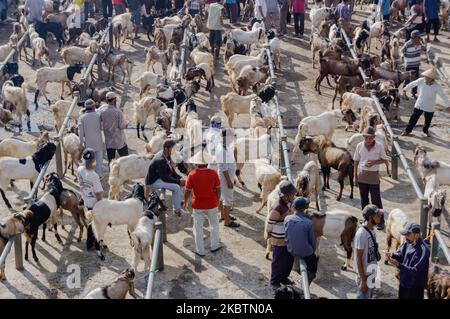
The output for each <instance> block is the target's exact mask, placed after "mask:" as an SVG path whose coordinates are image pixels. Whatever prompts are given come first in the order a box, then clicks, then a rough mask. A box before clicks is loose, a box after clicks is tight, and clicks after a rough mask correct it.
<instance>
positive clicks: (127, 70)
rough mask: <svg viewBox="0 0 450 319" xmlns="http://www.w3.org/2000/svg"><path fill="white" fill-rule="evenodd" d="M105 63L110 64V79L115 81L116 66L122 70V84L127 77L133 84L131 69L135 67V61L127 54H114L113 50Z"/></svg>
mask: <svg viewBox="0 0 450 319" xmlns="http://www.w3.org/2000/svg"><path fill="white" fill-rule="evenodd" d="M104 61H105V64H106V65H107V66H108V80H107V81H109V80H110V79H111V73H112V80H113V81H114V75H115V69H116V67H117V66H118V67H120V70H121V71H122V74H123V77H122V84H123V83H125V80H126V78H127V77H128V83H130V84H131V71H132V69H133V62H132V61H131V60H130V59H129V58H128V57H127V55H126V54H114V53H113V52H112V51H111V50H110V51H109V52H108V53H107V54H106V56H105V60H104Z"/></svg>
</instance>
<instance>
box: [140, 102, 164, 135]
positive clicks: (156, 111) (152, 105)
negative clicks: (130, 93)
mask: <svg viewBox="0 0 450 319" xmlns="http://www.w3.org/2000/svg"><path fill="white" fill-rule="evenodd" d="M133 106H134V113H133V118H134V120H135V121H136V130H137V137H138V138H140V135H139V128H141V131H142V136H143V137H144V139H145V140H146V141H148V139H147V136H146V135H145V133H144V129H145V125H146V124H147V118H148V117H149V116H150V115H153V118H154V122H155V123H156V118H157V117H158V116H159V115H160V113H161V112H162V111H163V110H165V109H167V106H166V104H164V103H163V102H161V101H160V100H159V99H157V98H155V97H148V96H147V97H144V98H142V99H141V100H140V101H139V102H134V103H133Z"/></svg>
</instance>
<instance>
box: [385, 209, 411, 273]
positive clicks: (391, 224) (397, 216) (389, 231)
mask: <svg viewBox="0 0 450 319" xmlns="http://www.w3.org/2000/svg"><path fill="white" fill-rule="evenodd" d="M407 223H408V218H407V217H406V214H405V213H404V212H403V211H402V210H401V209H400V208H395V209H393V210H392V211H391V212H390V213H389V217H388V218H387V221H386V247H387V250H386V251H387V252H389V251H390V250H391V246H392V239H395V242H396V243H395V251H397V250H398V246H400V245H401V244H403V243H404V242H405V236H403V235H401V234H400V231H401V230H403V229H404V228H405V226H406V224H407ZM387 263H388V262H387V260H386V261H385V264H387Z"/></svg>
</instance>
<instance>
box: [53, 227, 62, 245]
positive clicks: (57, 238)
mask: <svg viewBox="0 0 450 319" xmlns="http://www.w3.org/2000/svg"><path fill="white" fill-rule="evenodd" d="M53 228H54V229H55V238H56V240H57V241H58V242H59V243H60V244H62V240H61V237H60V236H59V234H58V223H56V222H55V223H54V224H53Z"/></svg>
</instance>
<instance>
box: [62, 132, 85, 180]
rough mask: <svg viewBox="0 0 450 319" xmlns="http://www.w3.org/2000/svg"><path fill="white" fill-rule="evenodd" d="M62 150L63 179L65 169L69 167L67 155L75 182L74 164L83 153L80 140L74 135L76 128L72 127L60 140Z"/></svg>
mask: <svg viewBox="0 0 450 319" xmlns="http://www.w3.org/2000/svg"><path fill="white" fill-rule="evenodd" d="M62 148H63V152H64V173H63V177H64V176H66V173H67V168H68V166H69V155H70V162H71V166H72V175H73V176H75V181H77V178H76V175H75V172H74V170H75V164H77V166H78V163H79V161H80V160H81V154H82V152H83V146H82V145H81V142H80V138H79V137H78V135H77V134H76V127H72V128H71V129H70V131H69V132H68V133H67V134H65V135H64V137H63V139H62Z"/></svg>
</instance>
